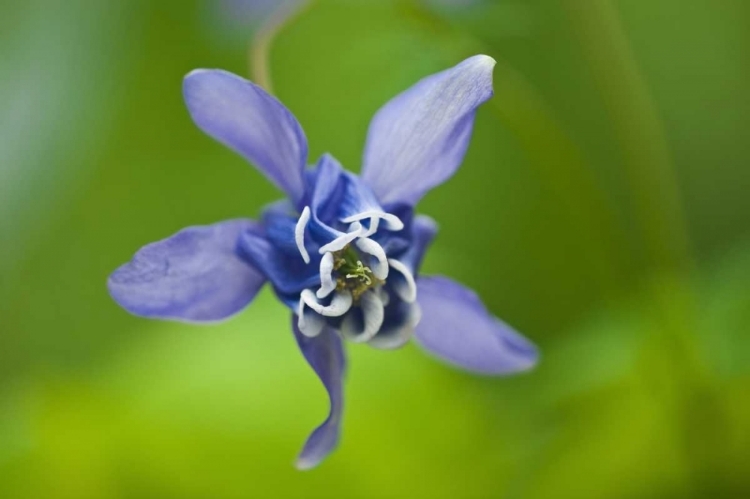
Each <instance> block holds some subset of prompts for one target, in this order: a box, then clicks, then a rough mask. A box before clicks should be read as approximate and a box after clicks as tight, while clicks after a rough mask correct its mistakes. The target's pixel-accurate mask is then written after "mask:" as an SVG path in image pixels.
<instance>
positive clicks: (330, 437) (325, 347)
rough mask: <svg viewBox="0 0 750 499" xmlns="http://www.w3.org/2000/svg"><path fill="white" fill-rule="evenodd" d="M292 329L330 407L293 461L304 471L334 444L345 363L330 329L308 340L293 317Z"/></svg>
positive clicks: (340, 345)
mask: <svg viewBox="0 0 750 499" xmlns="http://www.w3.org/2000/svg"><path fill="white" fill-rule="evenodd" d="M292 328H293V330H294V336H295V338H296V339H297V344H298V345H299V348H300V350H302V355H304V356H305V360H307V363H308V364H310V367H312V368H313V370H314V371H315V374H317V375H318V377H319V378H320V381H321V382H322V383H323V386H324V387H325V389H326V391H327V392H328V398H329V399H330V403H331V408H330V411H329V413H328V417H327V418H326V420H325V421H324V422H323V424H321V425H320V426H318V427H317V428H316V429H315V431H313V432H312V434H310V436H309V437H308V438H307V441H306V442H305V446H304V447H303V448H302V452H300V455H299V457H298V458H297V463H296V464H297V468H299V469H303V470H306V469H310V468H313V467H315V466H317V465H318V464H320V462H321V461H322V460H323V459H324V458H325V457H326V456H327V455H328V454H330V452H331V451H332V450H333V449H334V448H335V447H336V445H337V444H338V441H339V434H340V423H341V412H342V410H343V405H344V393H343V382H344V370H345V368H346V361H345V359H344V349H343V346H342V344H341V339H340V338H339V337H338V335H337V334H336V333H335V332H334V331H333V330H332V329H330V328H328V327H326V328H324V329H323V331H322V332H321V333H320V334H319V335H318V336H316V337H314V338H309V337H307V336H305V335H303V334H302V333H301V332H300V331H299V329H298V328H297V317H296V316H294V317H292Z"/></svg>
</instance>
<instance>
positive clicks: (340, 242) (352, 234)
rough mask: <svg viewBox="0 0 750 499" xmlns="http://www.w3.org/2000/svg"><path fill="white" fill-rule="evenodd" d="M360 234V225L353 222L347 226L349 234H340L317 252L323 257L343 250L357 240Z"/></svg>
mask: <svg viewBox="0 0 750 499" xmlns="http://www.w3.org/2000/svg"><path fill="white" fill-rule="evenodd" d="M361 233H362V224H361V223H359V222H355V223H353V224H351V225H350V226H349V232H347V233H346V234H341V235H340V236H339V237H337V238H336V239H334V240H333V241H331V242H330V243H328V244H326V245H325V246H323V247H321V248H320V250H319V251H318V252H319V253H320V254H321V255H323V254H325V253H328V252H333V251H340V250H342V249H344V246H346V245H347V244H349V243H350V242H352V241H354V240H355V239H357V238H358V237H359V235H360V234H361Z"/></svg>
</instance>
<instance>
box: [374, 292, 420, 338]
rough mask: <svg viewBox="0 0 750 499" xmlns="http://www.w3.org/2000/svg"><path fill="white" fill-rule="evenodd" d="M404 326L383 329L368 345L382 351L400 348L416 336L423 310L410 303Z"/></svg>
mask: <svg viewBox="0 0 750 499" xmlns="http://www.w3.org/2000/svg"><path fill="white" fill-rule="evenodd" d="M408 306H409V310H408V312H407V315H406V318H405V319H404V322H403V324H401V325H399V326H397V327H394V328H392V329H383V330H381V331H380V332H379V333H378V334H376V335H375V337H374V338H372V339H371V340H370V341H369V342H368V343H367V344H368V345H370V346H372V347H375V348H379V349H381V350H393V349H395V348H400V347H402V346H404V345H405V344H406V343H408V342H409V340H410V339H411V337H412V336H414V328H415V327H417V324H419V321H420V319H421V318H422V309H421V308H419V305H418V304H417V303H410V304H409V305H408Z"/></svg>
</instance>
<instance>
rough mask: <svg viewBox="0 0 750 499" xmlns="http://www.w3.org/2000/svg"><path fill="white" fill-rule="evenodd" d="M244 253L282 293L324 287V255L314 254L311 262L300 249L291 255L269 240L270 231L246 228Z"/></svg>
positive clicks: (242, 242) (241, 248) (242, 239)
mask: <svg viewBox="0 0 750 499" xmlns="http://www.w3.org/2000/svg"><path fill="white" fill-rule="evenodd" d="M238 247H239V251H240V253H241V254H242V255H243V256H244V257H245V258H246V259H247V260H248V261H249V262H250V263H251V264H252V265H253V266H254V267H256V268H257V269H258V270H259V271H261V272H262V273H263V275H265V276H266V278H267V279H268V280H269V281H271V284H273V287H274V289H275V290H276V292H277V293H278V294H282V295H290V296H295V295H296V297H297V299H299V293H300V292H301V291H302V290H303V289H309V288H317V287H319V286H320V273H319V265H320V255H319V254H318V253H311V254H310V257H311V261H310V263H309V264H308V263H305V262H304V260H302V257H301V256H300V254H299V252H297V254H288V253H286V252H284V251H280V250H279V248H277V247H276V246H274V244H273V243H272V242H271V241H270V240H269V237H268V234H267V233H265V232H258V231H246V232H244V233H242V234H240V237H239V242H238Z"/></svg>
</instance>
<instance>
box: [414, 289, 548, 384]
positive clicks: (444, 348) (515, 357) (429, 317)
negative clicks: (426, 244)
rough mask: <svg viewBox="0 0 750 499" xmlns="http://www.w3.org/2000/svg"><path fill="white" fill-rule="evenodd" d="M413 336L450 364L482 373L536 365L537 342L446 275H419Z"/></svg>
mask: <svg viewBox="0 0 750 499" xmlns="http://www.w3.org/2000/svg"><path fill="white" fill-rule="evenodd" d="M417 286H418V292H417V302H418V303H419V305H420V307H421V308H422V319H421V321H420V322H419V324H418V325H417V327H416V336H415V337H416V339H417V341H418V342H419V343H420V344H421V345H422V346H423V347H424V348H425V349H427V350H428V351H430V352H431V353H433V354H435V355H436V356H438V357H440V358H441V359H444V360H446V361H448V362H449V363H451V364H454V365H456V366H459V367H462V368H464V369H467V370H469V371H474V372H477V373H482V374H509V373H513V372H517V371H524V370H527V369H530V368H531V367H533V366H534V365H535V364H536V361H537V357H538V353H537V349H536V347H535V346H534V345H533V344H532V343H531V342H529V340H527V339H526V338H524V337H522V336H521V335H520V334H518V333H517V332H515V331H514V330H513V329H512V328H511V327H510V326H508V325H507V324H504V323H503V322H501V321H500V320H499V319H497V318H496V317H493V316H492V315H491V314H489V312H487V309H486V308H485V307H484V305H483V304H482V302H481V301H480V299H479V297H478V296H477V295H476V294H475V293H474V292H473V291H471V290H469V289H467V288H465V287H463V286H461V285H460V284H458V283H456V282H454V281H451V280H450V279H447V278H445V277H438V276H435V277H421V278H420V279H419V280H418V281H417Z"/></svg>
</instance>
